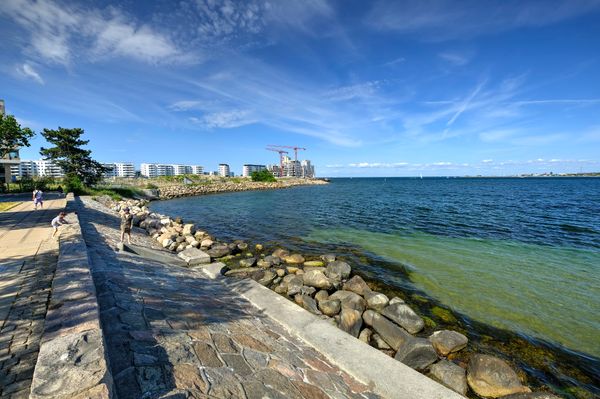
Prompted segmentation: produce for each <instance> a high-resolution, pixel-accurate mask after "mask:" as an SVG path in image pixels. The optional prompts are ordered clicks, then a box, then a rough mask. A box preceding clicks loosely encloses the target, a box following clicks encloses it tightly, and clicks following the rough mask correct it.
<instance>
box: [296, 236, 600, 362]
mask: <svg viewBox="0 0 600 399" xmlns="http://www.w3.org/2000/svg"><path fill="white" fill-rule="evenodd" d="M307 239H308V240H311V241H316V242H320V243H331V244H340V243H348V244H351V245H354V246H355V247H360V248H361V249H363V250H366V251H368V252H371V253H373V254H375V255H377V256H380V257H382V258H384V259H386V260H389V261H390V262H394V263H397V264H400V265H403V266H405V267H407V268H408V270H409V277H410V279H411V281H412V282H413V283H414V284H415V286H416V287H417V288H419V289H422V290H423V291H424V292H426V293H427V294H428V295H431V297H433V298H435V299H436V300H438V301H439V302H440V303H443V304H445V305H447V306H449V307H450V308H452V309H455V310H456V311H458V312H461V313H464V314H466V315H468V316H469V317H471V318H473V319H474V320H477V321H480V322H483V323H486V324H489V325H491V326H493V327H497V328H503V329H508V330H511V331H517V332H520V333H525V334H527V335H530V336H532V337H537V338H541V339H544V340H548V341H550V342H555V343H557V344H560V345H563V346H566V347H568V348H570V349H573V350H577V351H581V352H585V353H589V354H591V355H594V356H600V344H599V342H598V340H597V334H598V331H600V320H599V319H598V318H597V317H595V315H598V314H600V251H594V250H586V249H577V248H567V247H550V246H541V245H532V244H524V243H518V242H510V241H502V240H480V239H474V238H457V237H447V236H436V235H430V234H424V233H412V234H405V235H393V234H385V233H374V232H369V231H362V230H352V229H343V230H340V229H338V230H331V229H327V230H317V231H313V233H311V234H310V235H309V237H307ZM394 278H396V277H393V276H391V274H390V281H386V282H387V283H390V284H392V285H398V286H401V285H402V282H401V281H398V282H394Z"/></svg>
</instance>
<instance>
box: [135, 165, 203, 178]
mask: <svg viewBox="0 0 600 399" xmlns="http://www.w3.org/2000/svg"><path fill="white" fill-rule="evenodd" d="M203 173H204V168H203V167H202V166H200V165H180V164H161V163H143V164H141V166H140V174H141V175H142V176H144V177H158V176H181V175H201V174H203Z"/></svg>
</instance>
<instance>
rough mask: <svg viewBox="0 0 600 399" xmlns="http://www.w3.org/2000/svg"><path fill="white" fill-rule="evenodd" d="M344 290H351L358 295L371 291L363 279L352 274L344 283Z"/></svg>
mask: <svg viewBox="0 0 600 399" xmlns="http://www.w3.org/2000/svg"><path fill="white" fill-rule="evenodd" d="M344 290H345V291H352V292H355V293H357V294H358V295H364V294H365V293H366V292H368V291H371V289H370V288H369V286H368V285H367V283H365V280H363V279H362V277H360V276H354V277H352V278H351V279H350V280H348V281H346V282H345V283H344Z"/></svg>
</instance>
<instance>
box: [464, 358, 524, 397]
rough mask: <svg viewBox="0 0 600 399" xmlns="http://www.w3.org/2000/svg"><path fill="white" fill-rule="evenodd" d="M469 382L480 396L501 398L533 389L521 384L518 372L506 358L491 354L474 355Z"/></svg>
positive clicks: (469, 372) (468, 370)
mask: <svg viewBox="0 0 600 399" xmlns="http://www.w3.org/2000/svg"><path fill="white" fill-rule="evenodd" d="M467 382H468V383H469V386H470V387H471V389H472V390H473V391H474V392H475V393H476V394H477V395H479V396H483V397H486V398H499V397H502V396H507V395H511V394H516V393H527V392H531V390H530V389H529V388H528V387H526V386H523V385H522V384H521V380H520V379H519V376H518V375H517V373H516V372H515V371H514V370H513V369H512V367H510V365H509V364H508V363H506V362H505V361H504V360H502V359H499V358H497V357H494V356H489V355H480V354H478V355H473V356H472V357H471V360H470V361H469V366H468V367H467Z"/></svg>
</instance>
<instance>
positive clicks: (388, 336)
mask: <svg viewBox="0 0 600 399" xmlns="http://www.w3.org/2000/svg"><path fill="white" fill-rule="evenodd" d="M363 320H364V322H365V324H366V325H368V326H370V327H372V328H373V330H375V332H376V333H377V334H379V335H380V336H381V338H383V340H384V341H385V342H387V344H388V345H389V346H391V347H392V349H394V350H398V349H399V348H400V347H401V346H402V345H403V344H404V343H406V342H407V341H408V340H410V339H412V338H413V336H412V335H410V334H409V333H407V332H406V331H405V330H403V329H402V328H400V327H398V325H396V324H395V323H393V322H391V321H389V320H388V319H386V318H385V317H383V316H382V315H380V314H379V313H377V312H375V311H373V310H370V309H369V310H367V311H365V312H364V313H363Z"/></svg>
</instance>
